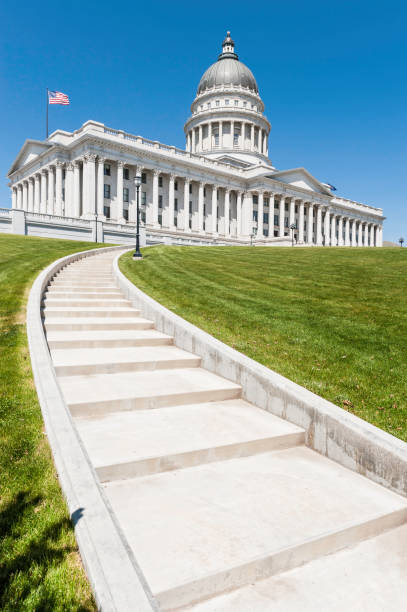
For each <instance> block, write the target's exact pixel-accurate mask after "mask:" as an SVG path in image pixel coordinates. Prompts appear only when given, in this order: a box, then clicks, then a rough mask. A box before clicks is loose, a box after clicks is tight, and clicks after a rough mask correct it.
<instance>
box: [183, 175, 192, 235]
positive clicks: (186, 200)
mask: <svg viewBox="0 0 407 612" xmlns="http://www.w3.org/2000/svg"><path fill="white" fill-rule="evenodd" d="M190 184H191V182H190V180H189V179H185V184H184V231H185V232H189V231H191V230H190V229H189V186H190Z"/></svg>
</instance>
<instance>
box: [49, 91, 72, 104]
mask: <svg viewBox="0 0 407 612" xmlns="http://www.w3.org/2000/svg"><path fill="white" fill-rule="evenodd" d="M48 103H49V104H63V105H66V104H69V98H68V96H67V95H66V94H64V93H62V91H50V90H48Z"/></svg>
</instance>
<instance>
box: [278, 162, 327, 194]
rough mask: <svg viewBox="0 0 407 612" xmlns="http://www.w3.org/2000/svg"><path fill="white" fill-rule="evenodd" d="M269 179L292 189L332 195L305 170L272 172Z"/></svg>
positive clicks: (295, 169) (294, 169)
mask: <svg viewBox="0 0 407 612" xmlns="http://www.w3.org/2000/svg"><path fill="white" fill-rule="evenodd" d="M270 178H272V179H274V180H278V181H281V182H282V183H287V184H288V185H292V186H293V187H300V188H301V189H306V190H307V191H313V192H316V193H321V194H324V195H327V194H328V195H332V194H331V191H330V189H329V188H328V187H327V186H326V185H324V184H322V183H321V182H320V181H318V179H316V178H315V177H314V176H312V174H310V173H309V172H308V170H305V168H293V169H292V170H283V171H281V172H274V173H273V174H272V175H271V176H270Z"/></svg>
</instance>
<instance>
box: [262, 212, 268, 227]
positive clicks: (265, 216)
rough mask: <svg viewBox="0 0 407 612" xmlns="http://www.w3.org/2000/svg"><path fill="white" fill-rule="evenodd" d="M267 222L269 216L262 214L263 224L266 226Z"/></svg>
mask: <svg viewBox="0 0 407 612" xmlns="http://www.w3.org/2000/svg"><path fill="white" fill-rule="evenodd" d="M268 222H269V214H268V213H263V223H266V224H267V225H268Z"/></svg>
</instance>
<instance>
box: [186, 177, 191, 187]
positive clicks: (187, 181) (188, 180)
mask: <svg viewBox="0 0 407 612" xmlns="http://www.w3.org/2000/svg"><path fill="white" fill-rule="evenodd" d="M184 182H185V185H189V184H190V183H191V179H190V178H188V177H187V176H186V177H185V178H184Z"/></svg>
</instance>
